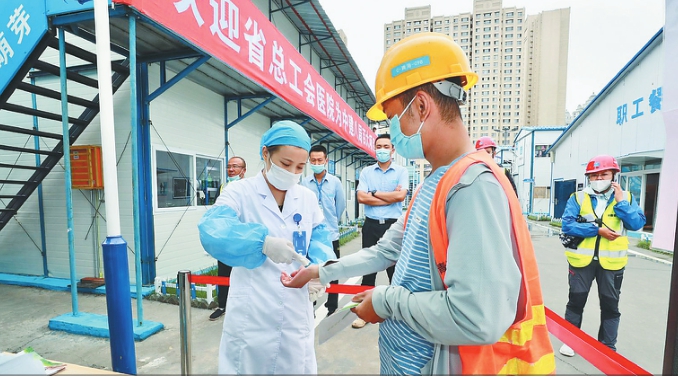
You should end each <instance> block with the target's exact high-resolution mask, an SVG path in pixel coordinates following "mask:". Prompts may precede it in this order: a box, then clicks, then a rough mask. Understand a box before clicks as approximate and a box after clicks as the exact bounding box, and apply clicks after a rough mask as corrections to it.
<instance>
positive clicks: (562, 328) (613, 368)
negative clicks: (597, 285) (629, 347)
mask: <svg viewBox="0 0 678 377" xmlns="http://www.w3.org/2000/svg"><path fill="white" fill-rule="evenodd" d="M544 309H545V311H546V327H547V328H548V329H549V332H550V333H551V334H553V335H554V336H555V337H556V338H558V339H560V340H561V341H562V342H563V343H565V344H567V345H568V346H570V347H571V348H572V349H573V350H574V351H575V352H576V353H578V354H579V355H580V356H581V357H583V358H584V360H586V361H588V362H589V363H591V364H593V366H595V367H596V368H598V370H600V371H601V372H603V373H605V374H606V375H618V376H619V375H621V376H628V375H632V376H651V375H652V374H651V373H650V372H648V371H646V370H645V369H643V368H641V367H639V366H638V365H636V364H634V363H633V362H631V361H630V360H629V359H627V358H625V357H624V356H622V355H620V354H618V353H617V352H615V351H612V350H611V349H610V348H609V347H607V346H605V345H603V344H602V343H600V342H599V341H597V340H596V339H594V338H593V337H591V336H590V335H589V334H587V333H585V332H583V331H581V330H580V329H579V328H577V327H576V326H574V325H573V324H571V323H570V322H567V321H566V320H565V319H563V318H562V317H560V316H559V315H558V314H556V313H554V312H553V311H552V310H551V309H549V308H546V307H545V308H544Z"/></svg>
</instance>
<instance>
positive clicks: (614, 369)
mask: <svg viewBox="0 0 678 377" xmlns="http://www.w3.org/2000/svg"><path fill="white" fill-rule="evenodd" d="M189 280H190V281H191V283H196V284H214V285H229V282H230V278H227V277H221V276H210V275H192V274H191V275H190V279H189ZM372 288H374V287H370V286H362V285H348V284H330V287H329V288H328V289H327V290H326V292H327V293H339V294H347V295H355V294H358V293H361V292H364V291H366V290H368V289H372ZM544 309H545V311H546V327H547V328H548V329H549V332H550V333H551V334H553V335H554V336H555V337H556V338H558V339H560V341H562V342H563V343H565V344H567V345H568V346H570V347H571V348H572V349H573V350H574V351H575V352H576V353H577V354H579V355H580V356H581V357H583V358H584V360H586V361H588V362H589V363H591V364H592V365H593V366H594V367H596V368H598V370H600V371H601V372H603V373H604V374H606V375H621V376H629V375H631V376H651V375H652V374H651V373H650V372H648V371H646V370H645V369H643V368H641V367H639V366H638V365H636V364H634V363H633V362H631V361H630V360H629V359H627V358H625V357H624V356H622V355H620V354H618V353H617V352H614V351H612V350H611V349H610V348H608V347H607V346H605V345H603V344H602V343H600V342H599V341H597V340H596V339H594V338H593V337H591V336H590V335H588V334H586V333H585V332H583V331H581V330H580V329H578V328H577V327H576V326H574V325H572V324H571V323H570V322H567V321H566V320H565V319H563V318H562V317H560V316H559V315H558V314H556V313H554V312H553V311H552V310H551V309H549V308H547V307H544ZM555 352H558V351H555Z"/></svg>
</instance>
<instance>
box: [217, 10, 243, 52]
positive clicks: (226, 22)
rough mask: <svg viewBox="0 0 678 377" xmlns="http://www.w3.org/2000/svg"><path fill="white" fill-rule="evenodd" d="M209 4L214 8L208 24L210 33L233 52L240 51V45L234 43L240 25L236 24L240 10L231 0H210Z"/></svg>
mask: <svg viewBox="0 0 678 377" xmlns="http://www.w3.org/2000/svg"><path fill="white" fill-rule="evenodd" d="M210 5H211V6H212V9H214V12H213V14H214V17H213V18H212V25H211V26H210V31H211V32H212V35H214V34H216V35H218V36H219V39H221V41H222V42H224V43H225V44H226V46H228V47H230V48H232V49H233V50H235V52H240V46H239V45H238V44H237V43H235V40H236V39H239V38H240V27H239V26H238V22H239V20H240V10H239V9H238V7H237V6H236V5H235V4H233V1H231V0H210ZM224 32H226V34H224Z"/></svg>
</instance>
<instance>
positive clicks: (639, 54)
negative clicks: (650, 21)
mask: <svg viewBox="0 0 678 377" xmlns="http://www.w3.org/2000/svg"><path fill="white" fill-rule="evenodd" d="M663 33H664V28H663V27H662V28H661V29H659V31H658V32H657V33H656V34H655V35H654V36H652V38H650V40H649V41H648V42H647V43H646V44H645V45H644V46H643V47H642V48H641V49H640V51H638V52H637V53H636V54H635V55H634V56H633V57H632V58H631V60H629V61H628V63H626V65H625V66H624V67H623V68H622V69H621V70H620V71H619V72H618V73H617V74H616V75H615V76H614V77H613V78H612V80H610V82H608V83H607V85H605V86H604V87H603V89H602V90H601V91H600V93H598V95H596V96H595V97H594V98H593V100H591V103H589V105H588V106H586V108H584V110H582V112H581V113H580V114H579V115H578V116H577V117H576V118H574V120H573V121H572V122H571V123H570V124H569V125H568V126H567V129H566V130H565V131H564V132H563V133H562V134H561V135H560V136H559V137H558V138H557V139H556V141H554V142H553V144H551V148H549V149H547V150H546V153H549V152H551V149H553V148H554V147H555V146H556V145H558V143H560V140H561V139H562V138H563V137H564V136H565V135H566V134H567V133H569V132H570V130H572V129H574V128H576V127H577V126H578V125H579V120H580V119H582V120H583V119H584V118H585V117H586V116H587V115H588V114H587V113H588V111H589V109H591V108H593V106H594V105H597V104H598V100H599V99H601V98H602V97H604V96H606V95H607V94H608V92H609V91H610V90H611V89H612V87H613V86H614V84H616V83H617V81H618V80H619V79H621V78H622V76H624V74H625V73H626V71H627V70H629V68H631V66H632V65H633V64H634V63H635V62H636V60H638V59H640V58H641V57H642V56H644V55H645V52H646V51H647V50H649V49H650V47H652V46H653V45H654V43H655V42H656V41H657V40H658V39H659V37H661V35H662V34H663Z"/></svg>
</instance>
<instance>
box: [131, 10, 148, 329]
mask: <svg viewBox="0 0 678 377" xmlns="http://www.w3.org/2000/svg"><path fill="white" fill-rule="evenodd" d="M128 18H129V61H130V64H129V66H130V69H129V80H130V81H129V90H130V96H129V97H130V120H131V123H132V124H131V126H132V130H131V134H132V198H133V204H132V208H133V212H134V250H135V253H134V272H135V275H134V279H135V280H136V286H137V326H141V325H142V324H143V323H144V306H143V303H142V301H143V298H144V296H143V294H142V289H141V288H142V287H141V228H140V225H139V222H140V220H139V190H141V187H140V186H139V168H138V166H139V157H138V150H139V135H138V134H137V132H138V128H139V119H138V117H139V108H138V107H137V70H136V67H137V18H136V16H135V15H134V14H130V15H129V16H128Z"/></svg>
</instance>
